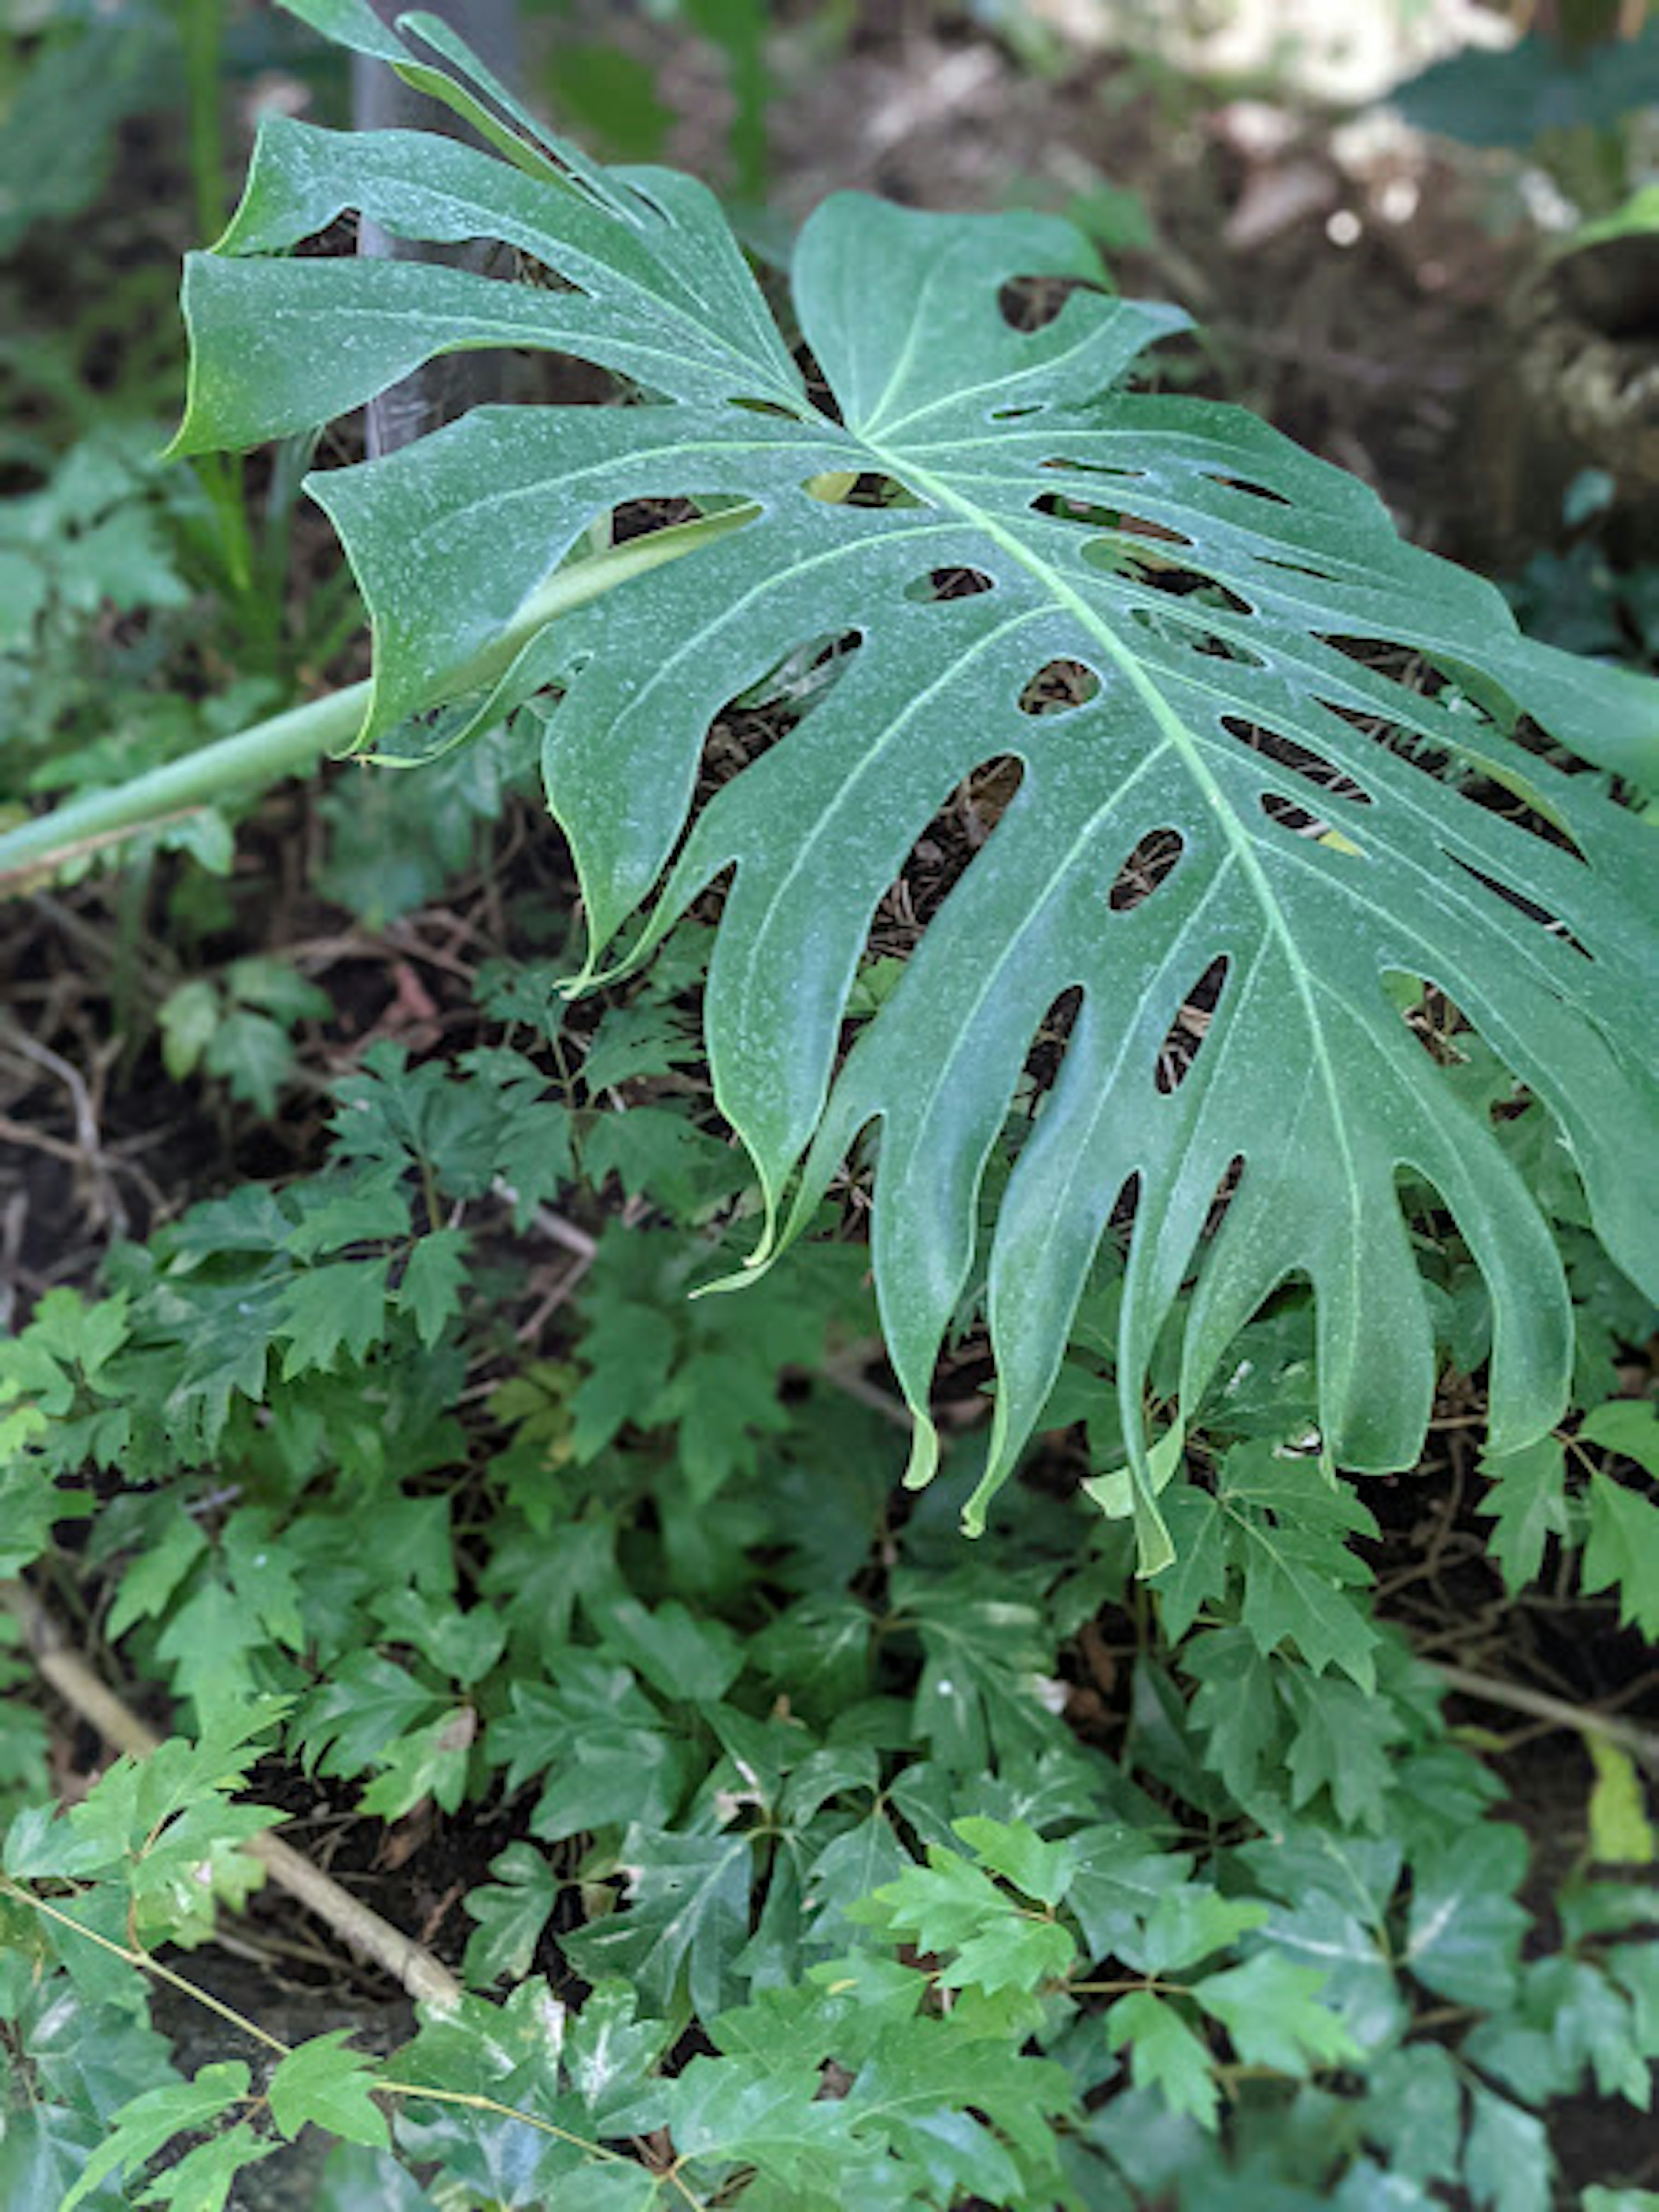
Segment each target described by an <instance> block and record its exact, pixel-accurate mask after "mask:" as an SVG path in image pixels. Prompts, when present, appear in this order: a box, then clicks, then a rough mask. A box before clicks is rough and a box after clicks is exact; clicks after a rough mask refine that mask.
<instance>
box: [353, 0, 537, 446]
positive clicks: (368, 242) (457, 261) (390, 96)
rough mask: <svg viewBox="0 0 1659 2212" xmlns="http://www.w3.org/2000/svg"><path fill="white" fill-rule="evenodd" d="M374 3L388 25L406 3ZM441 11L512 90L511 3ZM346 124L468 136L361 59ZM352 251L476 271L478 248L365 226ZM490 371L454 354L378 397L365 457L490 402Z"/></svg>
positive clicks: (463, 3)
mask: <svg viewBox="0 0 1659 2212" xmlns="http://www.w3.org/2000/svg"><path fill="white" fill-rule="evenodd" d="M373 4H374V9H375V12H376V13H377V14H378V15H381V16H383V17H384V18H385V19H386V21H388V22H389V21H391V20H392V17H393V16H394V15H397V14H398V12H399V10H400V9H402V8H403V7H404V5H406V4H407V0H373ZM441 12H442V13H443V15H444V16H445V17H446V19H447V21H448V23H449V25H450V27H451V29H452V30H454V31H456V32H458V33H459V34H460V36H461V37H462V38H463V39H465V40H466V42H467V44H468V46H471V48H472V50H473V52H475V53H476V54H477V57H478V58H479V60H480V61H482V62H485V63H487V64H489V67H490V68H491V69H492V70H494V71H495V75H496V76H498V77H500V78H501V81H502V82H503V83H505V84H512V83H513V81H514V79H515V78H516V76H517V75H518V71H519V4H518V0H442V10H441ZM351 119H352V123H353V125H354V127H355V128H356V129H357V130H359V131H442V132H444V133H446V134H447V135H448V136H452V137H467V136H469V135H470V134H469V133H468V131H467V129H466V126H465V124H464V123H462V122H461V121H460V120H459V118H457V117H455V116H453V115H452V114H451V112H450V111H449V110H448V109H447V108H446V107H443V106H441V105H440V104H439V103H438V102H437V101H436V100H428V98H427V97H426V96H425V94H422V93H418V92H413V91H411V90H410V88H409V87H408V86H407V85H406V84H404V82H403V81H402V79H401V78H399V77H398V76H394V75H393V74H392V70H390V69H388V68H387V67H386V64H385V63H384V62H378V61H375V60H374V59H373V58H371V57H370V56H368V55H367V54H354V55H353V56H352V58H351ZM485 250H486V251H487V249H485ZM357 251H358V252H359V253H364V254H370V255H374V256H377V257H380V258H384V259H387V260H410V261H436V260H443V261H447V262H449V263H451V264H453V265H455V266H459V267H466V266H477V264H478V259H479V249H478V248H477V247H475V246H428V245H426V244H423V243H422V242H421V241H420V240H409V239H402V238H392V237H390V236H389V235H388V234H386V232H385V231H383V230H382V229H381V228H380V225H379V224H378V223H372V222H364V223H363V224H362V227H361V228H360V230H359V233H358V238H357ZM495 368H496V364H495V362H492V361H491V359H490V357H489V355H487V354H459V355H453V356H448V357H447V358H446V359H444V360H442V361H437V362H431V363H429V364H428V366H427V367H426V368H420V369H416V371H415V373H414V374H413V375H412V376H406V377H405V378H404V380H403V381H402V383H401V384H394V385H393V386H392V387H391V388H390V389H389V390H388V391H386V392H382V393H381V394H380V398H378V399H374V400H372V401H371V402H370V403H369V408H368V453H369V457H370V459H375V458H377V457H378V456H379V455H380V454H381V453H392V452H393V451H394V450H395V449H396V448H397V447H399V446H406V445H408V444H410V442H411V441H413V440H414V439H416V438H418V437H421V436H422V435H424V434H425V433H426V432H427V431H428V430H433V429H435V428H437V427H438V425H439V423H440V422H443V421H445V420H446V419H447V418H448V417H450V416H454V415H457V414H459V413H461V412H462V411H463V410H464V409H465V408H466V407H468V406H472V405H476V404H477V402H478V401H479V400H480V399H485V398H490V397H491V396H492V393H493V391H494V389H495V374H494V372H495Z"/></svg>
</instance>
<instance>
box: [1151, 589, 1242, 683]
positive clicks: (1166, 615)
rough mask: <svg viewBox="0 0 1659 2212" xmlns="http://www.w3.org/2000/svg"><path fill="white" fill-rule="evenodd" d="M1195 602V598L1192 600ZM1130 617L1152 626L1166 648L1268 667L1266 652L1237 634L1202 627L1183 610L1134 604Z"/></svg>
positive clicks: (1212, 658)
mask: <svg viewBox="0 0 1659 2212" xmlns="http://www.w3.org/2000/svg"><path fill="white" fill-rule="evenodd" d="M1189 604H1190V605H1197V602H1196V601H1195V600H1194V601H1191V602H1189ZM1129 619H1130V621H1131V622H1132V623H1136V624H1137V625H1138V626H1139V628H1140V629H1144V630H1149V631H1150V632H1151V633H1152V635H1153V636H1154V637H1155V638H1157V639H1158V641H1160V643H1161V644H1163V645H1164V647H1166V648H1167V647H1170V646H1176V647H1181V648H1182V649H1183V650H1185V651H1187V652H1188V653H1200V654H1201V655H1203V656H1204V657H1205V658H1206V659H1211V660H1232V661H1237V663H1238V665H1239V666H1240V667H1242V668H1265V667H1266V666H1267V659H1266V656H1265V655H1264V654H1262V653H1255V652H1252V651H1251V649H1250V647H1249V646H1248V645H1241V644H1240V643H1239V641H1238V640H1237V638H1236V637H1223V636H1221V635H1219V633H1218V632H1217V631H1215V630H1212V629H1199V628H1198V627H1197V626H1196V625H1195V624H1194V622H1193V621H1192V619H1191V617H1189V616H1188V614H1187V613H1185V612H1184V611H1183V612H1182V613H1181V614H1179V615H1177V614H1176V613H1174V612H1173V611H1170V610H1169V609H1166V608H1165V607H1164V606H1161V605H1160V606H1156V607H1131V608H1130V610H1129Z"/></svg>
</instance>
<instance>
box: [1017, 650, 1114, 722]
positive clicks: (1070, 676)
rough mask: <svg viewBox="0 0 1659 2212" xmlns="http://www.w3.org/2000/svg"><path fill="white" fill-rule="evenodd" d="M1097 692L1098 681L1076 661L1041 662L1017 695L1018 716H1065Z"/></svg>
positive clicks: (1097, 678)
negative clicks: (1019, 714) (1040, 665)
mask: <svg viewBox="0 0 1659 2212" xmlns="http://www.w3.org/2000/svg"><path fill="white" fill-rule="evenodd" d="M1099 692H1100V678H1099V677H1098V676H1097V675H1096V673H1095V671H1094V670H1093V669H1092V668H1088V667H1085V665H1084V664H1083V662H1082V661H1080V660H1049V661H1045V662H1044V663H1043V665H1042V667H1041V668H1039V669H1038V671H1037V672H1036V675H1035V676H1033V677H1032V678H1030V681H1029V682H1028V683H1027V684H1026V686H1025V688H1024V690H1023V691H1022V692H1021V693H1020V695H1019V711H1020V713H1021V714H1071V713H1072V712H1073V710H1074V709H1075V708H1079V707H1086V706H1087V705H1088V703H1089V702H1090V700H1091V699H1093V698H1096V697H1097V696H1099Z"/></svg>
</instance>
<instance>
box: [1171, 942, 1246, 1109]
mask: <svg viewBox="0 0 1659 2212" xmlns="http://www.w3.org/2000/svg"><path fill="white" fill-rule="evenodd" d="M1231 965H1232V963H1231V960H1230V959H1229V957H1228V956H1227V954H1226V953H1225V952H1223V953H1219V954H1218V955H1217V957H1216V958H1215V959H1213V960H1212V961H1211V963H1210V964H1209V966H1208V967H1207V968H1206V969H1205V970H1204V973H1203V974H1202V975H1200V977H1199V979H1198V981H1196V982H1195V983H1194V985H1193V987H1192V988H1191V990H1190V991H1188V994H1187V995H1186V997H1185V998H1184V999H1183V1000H1182V1002H1181V1005H1180V1007H1179V1009H1178V1010H1177V1012H1176V1018H1175V1019H1174V1020H1173V1021H1172V1022H1171V1023H1170V1026H1169V1029H1168V1030H1167V1031H1166V1032H1165V1034H1164V1042H1163V1043H1162V1044H1161V1045H1159V1047H1158V1065H1157V1067H1156V1068H1155V1070H1154V1072H1153V1080H1154V1081H1155V1083H1156V1084H1157V1085H1158V1093H1159V1095H1160V1097H1165V1098H1167V1097H1170V1095H1171V1094H1172V1093H1173V1092H1175V1091H1179V1090H1180V1088H1181V1086H1182V1084H1183V1083H1184V1082H1185V1081H1186V1080H1187V1078H1188V1076H1189V1075H1190V1074H1191V1073H1192V1072H1193V1064H1194V1061H1195V1060H1197V1058H1198V1055H1199V1054H1200V1052H1201V1051H1202V1050H1203V1048H1204V1040H1205V1039H1206V1037H1207V1036H1208V1035H1209V1033H1210V1025H1211V1024H1212V1021H1213V1020H1214V1018H1215V1011H1216V1008H1217V1006H1218V1005H1219V1004H1220V1000H1221V994H1222V992H1223V990H1224V989H1225V987H1226V982H1227V971H1228V969H1229V968H1230V967H1231Z"/></svg>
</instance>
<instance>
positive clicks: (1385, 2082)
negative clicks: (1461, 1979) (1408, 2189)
mask: <svg viewBox="0 0 1659 2212" xmlns="http://www.w3.org/2000/svg"><path fill="white" fill-rule="evenodd" d="M1368 2088H1369V2094H1368V2095H1367V2097H1366V2100H1365V2135H1366V2139H1367V2141H1368V2142H1373V2143H1375V2144H1376V2146H1377V2147H1378V2148H1379V2149H1382V2150H1385V2151H1386V2152H1387V2153H1388V2154H1389V2170H1390V2171H1391V2172H1397V2173H1400V2174H1402V2175H1404V2177H1405V2178H1406V2179H1407V2180H1408V2181H1447V2180H1450V2179H1453V2178H1454V2177H1455V2174H1456V2172H1457V2170H1458V2164H1459V2154H1460V2153H1461V2151H1462V2144H1463V2083H1462V2076H1461V2075H1459V2073H1458V2070H1457V2064H1456V2062H1455V2059H1454V2058H1453V2057H1452V2055H1451V2053H1450V2052H1449V2051H1448V2050H1447V2049H1446V2048H1445V2046H1444V2045H1443V2044H1438V2043H1430V2042H1426V2041H1425V2042H1419V2043H1411V2044H1406V2045H1402V2047H1401V2049H1399V2050H1397V2051H1384V2052H1383V2054H1382V2056H1381V2057H1378V2058H1377V2059H1376V2062H1375V2063H1374V2064H1373V2065H1372V2067H1371V2069H1370V2076H1369V2082H1368Z"/></svg>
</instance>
